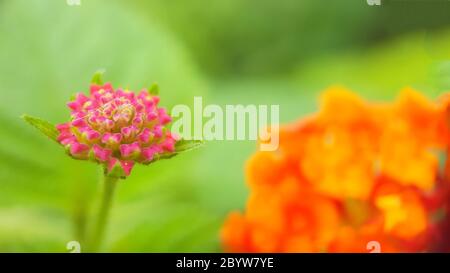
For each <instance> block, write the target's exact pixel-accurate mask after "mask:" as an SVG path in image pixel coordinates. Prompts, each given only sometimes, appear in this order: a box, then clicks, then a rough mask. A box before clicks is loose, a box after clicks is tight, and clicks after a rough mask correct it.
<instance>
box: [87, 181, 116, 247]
mask: <svg viewBox="0 0 450 273" xmlns="http://www.w3.org/2000/svg"><path fill="white" fill-rule="evenodd" d="M118 180H119V179H118V178H115V177H110V176H107V175H104V180H103V195H102V201H101V204H100V210H99V212H98V216H97V217H98V218H97V222H96V225H95V226H94V233H93V238H92V246H91V247H92V251H93V252H97V251H98V250H99V248H100V247H101V243H102V241H103V237H104V233H105V230H106V227H107V224H108V217H109V211H110V210H111V207H112V201H113V198H114V191H115V188H116V185H117V182H118Z"/></svg>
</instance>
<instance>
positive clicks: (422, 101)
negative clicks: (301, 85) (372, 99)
mask: <svg viewBox="0 0 450 273" xmlns="http://www.w3.org/2000/svg"><path fill="white" fill-rule="evenodd" d="M321 102H322V103H321V107H320V109H319V111H318V113H316V114H314V115H311V116H309V117H307V118H305V119H302V120H300V121H299V122H296V123H294V124H290V125H286V126H282V127H281V129H280V146H279V149H278V150H277V151H274V152H257V153H255V154H254V155H253V156H252V157H251V158H250V160H249V161H248V163H247V167H246V177H247V182H248V185H249V187H250V190H251V194H250V197H249V200H248V202H247V206H246V210H245V212H244V213H240V212H233V213H231V214H230V216H229V217H228V219H227V220H226V222H225V225H224V227H223V229H222V233H221V235H222V241H223V245H224V248H225V250H226V251H232V252H368V249H367V248H366V247H367V244H368V243H369V242H371V241H376V242H378V243H379V244H380V246H381V251H382V252H416V251H437V250H447V249H450V246H443V245H442V243H441V244H437V241H441V242H442V241H444V240H445V238H444V237H445V233H444V232H442V229H443V228H445V227H446V226H450V221H448V220H447V219H449V218H450V217H448V205H449V204H450V198H449V194H448V192H449V190H448V189H449V188H450V187H449V183H450V180H449V170H448V169H449V168H450V167H448V162H447V167H444V166H443V165H445V164H441V162H442V159H444V158H446V157H447V158H448V150H447V149H448V146H449V143H450V138H449V121H448V119H449V116H450V115H449V113H448V111H449V110H448V109H449V99H448V96H447V97H446V98H445V97H444V98H443V99H441V100H440V101H438V102H431V101H429V100H427V99H426V98H425V97H423V96H422V95H421V94H420V93H418V92H417V91H414V90H412V89H410V88H408V89H405V90H403V91H402V92H401V94H400V96H399V98H398V99H397V100H396V101H395V102H394V103H392V104H387V103H379V104H373V103H368V102H366V101H364V100H363V99H361V98H360V97H358V96H357V95H355V94H354V93H353V92H350V91H348V90H346V89H344V88H340V87H335V88H331V89H329V90H327V91H326V92H324V94H323V96H322V97H321ZM446 247H447V249H446Z"/></svg>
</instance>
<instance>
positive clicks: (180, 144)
mask: <svg viewBox="0 0 450 273" xmlns="http://www.w3.org/2000/svg"><path fill="white" fill-rule="evenodd" d="M203 144H204V142H203V141H202V140H184V139H181V140H179V141H177V143H175V152H173V153H164V154H160V155H156V156H155V158H154V159H153V160H152V161H150V162H148V163H147V164H146V165H148V164H151V163H153V162H155V161H158V160H161V159H169V158H172V157H174V156H176V155H178V154H180V153H182V152H187V151H191V150H194V149H197V148H199V147H200V146H202V145H203Z"/></svg>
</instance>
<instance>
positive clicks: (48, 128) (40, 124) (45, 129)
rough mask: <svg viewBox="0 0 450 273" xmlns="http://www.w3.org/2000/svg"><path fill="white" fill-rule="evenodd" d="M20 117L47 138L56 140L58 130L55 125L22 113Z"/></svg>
mask: <svg viewBox="0 0 450 273" xmlns="http://www.w3.org/2000/svg"><path fill="white" fill-rule="evenodd" d="M22 118H23V119H24V120H25V121H26V122H28V123H29V124H30V125H31V126H33V127H34V128H36V129H38V130H39V131H41V132H42V133H43V134H44V135H46V136H47V137H48V138H50V139H52V140H54V141H57V140H56V139H57V138H58V135H59V133H58V130H56V127H55V126H54V125H53V124H51V123H50V122H48V121H45V120H43V119H40V118H36V117H32V116H29V115H26V114H24V115H22Z"/></svg>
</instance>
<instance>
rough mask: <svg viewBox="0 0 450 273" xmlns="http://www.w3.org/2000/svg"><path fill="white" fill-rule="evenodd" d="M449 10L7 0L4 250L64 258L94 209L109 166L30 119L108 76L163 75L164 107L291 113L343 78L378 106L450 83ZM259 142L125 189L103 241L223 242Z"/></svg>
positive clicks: (0, 161)
mask: <svg viewBox="0 0 450 273" xmlns="http://www.w3.org/2000/svg"><path fill="white" fill-rule="evenodd" d="M449 14H450V4H449V3H448V2H445V1H435V2H427V1H422V2H420V1H400V2H399V1H383V4H382V5H381V6H379V7H371V6H368V5H367V4H366V2H365V1H364V0H345V1H342V0H332V1H318V0H302V1H300V0H282V1H273V0H226V1H225V0H208V1H206V0H191V1H186V0H154V1H118V0H116V1H106V0H105V1H100V0H89V1H87V0H81V5H80V6H70V5H68V4H67V3H66V1H64V0H0V92H1V93H0V94H1V97H0V251H1V252H67V250H66V243H67V242H68V241H71V240H75V239H77V238H79V236H80V235H81V234H83V232H84V230H85V229H86V228H89V226H90V223H91V222H92V217H93V216H94V213H95V209H96V207H97V206H98V197H99V191H100V184H99V182H98V181H99V178H100V177H101V172H100V168H99V167H98V166H96V165H95V164H92V163H88V162H81V161H75V160H72V159H70V158H69V157H68V156H66V154H65V153H64V152H63V149H62V148H61V147H60V146H58V145H55V144H54V143H52V142H51V141H50V140H48V139H46V138H45V137H43V136H42V135H41V134H40V133H39V132H38V131H36V130H34V129H33V128H31V127H30V126H28V125H27V124H25V123H24V122H23V121H22V120H21V119H20V115H22V114H23V113H27V114H30V115H33V116H37V117H41V118H43V119H46V120H49V121H50V122H52V123H61V122H64V121H66V120H67V119H68V117H69V110H68V109H67V107H66V102H67V101H68V100H69V98H70V96H71V95H72V94H73V93H75V92H80V91H84V92H87V90H88V84H89V80H90V78H91V76H92V74H93V73H94V72H95V71H96V70H98V69H99V68H103V69H105V70H106V74H105V78H106V80H107V81H111V82H112V83H113V85H114V86H117V87H119V86H121V87H128V88H130V89H132V90H139V89H141V88H143V87H148V86H149V85H150V84H151V83H152V82H158V83H159V85H160V88H161V92H160V94H161V104H162V105H164V106H167V107H168V108H169V109H170V107H171V106H173V105H175V104H180V103H184V104H192V103H193V97H194V96H203V97H204V103H214V104H219V105H225V104H279V105H280V117H281V122H283V123H287V122H291V121H294V120H296V119H298V118H300V117H301V116H302V115H304V114H306V113H309V112H312V111H314V110H315V109H316V108H317V95H318V94H319V93H320V92H321V91H322V90H323V89H324V88H326V87H328V86H330V85H334V84H341V85H345V86H347V87H349V88H350V89H353V90H354V91H355V92H358V93H359V94H361V95H362V96H364V97H365V98H368V99H372V100H381V99H382V100H387V99H393V98H394V97H395V96H396V95H397V93H398V91H399V90H400V89H401V88H403V87H405V86H412V87H414V88H417V89H419V90H421V91H422V92H423V93H424V94H426V95H427V96H429V97H430V98H437V97H438V95H439V94H441V93H443V92H444V91H445V90H446V89H448V88H450V50H449V49H450V16H448V15H449ZM255 149H256V145H255V143H254V142H252V141H216V142H208V143H206V145H205V146H203V147H202V148H201V149H198V150H195V151H192V152H189V153H185V154H182V155H180V156H178V157H175V158H174V159H171V160H167V161H161V162H157V163H155V164H152V165H151V166H148V167H144V166H137V167H136V168H135V169H134V170H133V174H132V175H131V176H130V177H129V178H128V179H126V180H124V181H122V182H121V183H120V184H119V187H118V190H117V196H116V200H115V204H114V210H113V213H112V215H111V221H110V226H109V230H108V234H107V235H108V236H107V240H106V242H105V245H104V248H103V250H104V251H113V252H128V251H130V252H184V251H186V252H215V251H221V246H220V239H219V231H220V227H221V225H222V223H223V221H224V219H225V217H226V215H227V214H228V213H229V212H230V211H231V210H236V209H243V208H244V206H245V200H246V198H247V194H248V190H247V187H246V185H245V179H244V164H245V160H246V159H247V158H248V157H249V156H250V155H251V154H252V153H253V152H254V150H255ZM82 250H83V246H82Z"/></svg>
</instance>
